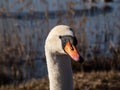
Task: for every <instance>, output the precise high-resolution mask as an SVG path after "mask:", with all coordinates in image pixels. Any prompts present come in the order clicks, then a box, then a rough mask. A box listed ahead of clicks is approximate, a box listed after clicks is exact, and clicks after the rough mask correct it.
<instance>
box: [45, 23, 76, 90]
mask: <svg viewBox="0 0 120 90" xmlns="http://www.w3.org/2000/svg"><path fill="white" fill-rule="evenodd" d="M63 35H70V36H74V33H73V32H72V31H71V30H70V27H69V26H66V25H58V26H56V27H54V28H53V29H52V30H51V31H50V33H49V34H48V37H47V39H46V41H45V55H46V60H47V68H48V75H49V81H50V90H73V78H72V69H71V61H70V60H69V56H67V55H66V53H65V52H64V50H63V48H62V44H61V40H60V38H59V36H63Z"/></svg>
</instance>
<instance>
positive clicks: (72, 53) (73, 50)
mask: <svg viewBox="0 0 120 90" xmlns="http://www.w3.org/2000/svg"><path fill="white" fill-rule="evenodd" d="M64 50H65V52H66V53H67V54H68V55H69V56H70V57H71V58H72V59H73V60H75V61H79V59H80V55H79V53H78V51H77V49H76V47H75V46H74V45H72V44H71V43H70V42H69V41H68V42H67V43H66V45H65V47H64Z"/></svg>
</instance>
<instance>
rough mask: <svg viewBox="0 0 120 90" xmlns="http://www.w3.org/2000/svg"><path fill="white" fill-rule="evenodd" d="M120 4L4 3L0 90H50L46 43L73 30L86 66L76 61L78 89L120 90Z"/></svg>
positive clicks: (68, 0)
mask: <svg viewBox="0 0 120 90" xmlns="http://www.w3.org/2000/svg"><path fill="white" fill-rule="evenodd" d="M119 9H120V1H119V0H74V1H73V0H60V1H58V0H1V1H0V90H16V89H17V90H48V89H49V88H48V86H49V85H48V84H49V82H48V78H47V68H46V61H45V55H44V41H45V38H46V36H47V34H48V32H49V31H50V29H51V28H52V27H53V26H55V25H58V24H67V25H69V26H71V27H72V28H73V29H74V30H75V32H76V36H77V39H78V42H79V44H78V48H79V51H80V52H81V54H82V55H83V57H84V58H85V62H84V63H83V64H79V63H76V62H73V61H72V66H73V73H74V74H73V77H74V89H75V90H120V82H119V80H120V72H119V70H120V22H119V21H120V13H119Z"/></svg>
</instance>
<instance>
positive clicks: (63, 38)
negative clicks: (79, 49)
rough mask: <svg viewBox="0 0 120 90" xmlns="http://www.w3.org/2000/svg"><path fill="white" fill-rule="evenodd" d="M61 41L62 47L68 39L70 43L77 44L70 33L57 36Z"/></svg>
mask: <svg viewBox="0 0 120 90" xmlns="http://www.w3.org/2000/svg"><path fill="white" fill-rule="evenodd" d="M59 38H60V39H61V42H62V47H63V48H64V47H65V45H66V43H67V42H68V41H69V42H70V43H71V45H74V46H76V45H77V39H76V37H72V36H70V35H65V36H59Z"/></svg>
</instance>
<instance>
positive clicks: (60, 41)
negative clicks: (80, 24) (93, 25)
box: [45, 25, 83, 62]
mask: <svg viewBox="0 0 120 90" xmlns="http://www.w3.org/2000/svg"><path fill="white" fill-rule="evenodd" d="M76 45H77V39H76V37H75V34H74V31H73V29H72V28H71V27H69V26H67V25H58V26H55V27H54V28H53V29H52V30H51V31H50V33H49V34H48V37H47V39H46V41H45V52H50V53H52V54H57V55H59V54H60V55H61V54H67V55H69V56H70V57H71V58H72V59H73V60H75V61H79V62H83V58H82V57H81V56H80V54H79V52H78V50H77V48H76Z"/></svg>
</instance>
